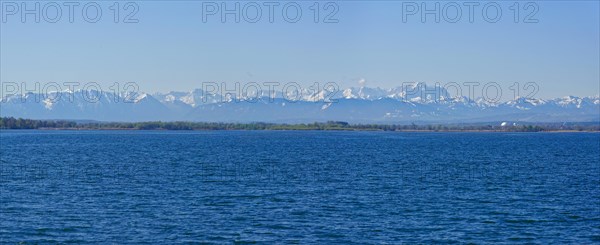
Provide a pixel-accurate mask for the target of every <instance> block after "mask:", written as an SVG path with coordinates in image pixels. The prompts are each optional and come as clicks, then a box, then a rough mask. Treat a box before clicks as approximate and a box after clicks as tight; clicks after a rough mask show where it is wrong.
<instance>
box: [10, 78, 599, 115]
mask: <svg viewBox="0 0 600 245" xmlns="http://www.w3.org/2000/svg"><path fill="white" fill-rule="evenodd" d="M438 89H439V90H437V91H436V92H433V93H432V92H431V91H434V89H432V88H429V87H427V86H425V85H423V84H415V87H412V88H411V89H410V90H409V91H407V89H406V88H402V87H398V88H392V89H381V88H369V87H357V88H348V89H345V90H340V91H337V92H335V93H332V92H331V91H310V90H302V92H301V93H296V92H295V91H294V92H291V93H286V94H284V93H282V92H274V93H271V94H269V93H268V92H264V91H258V92H255V93H248V94H246V95H240V94H218V93H209V92H205V91H203V90H201V89H195V90H193V91H190V92H169V93H157V94H152V95H151V94H147V93H142V92H140V93H121V94H114V93H112V92H101V91H82V90H78V91H62V92H51V93H48V94H47V95H42V94H36V93H27V94H19V95H10V96H6V97H4V98H2V100H1V101H0V116H3V117H9V116H11V117H21V118H30V119H68V120H98V121H127V122H132V121H154V120H160V121H206V122H258V121H260V122H278V123H303V122H314V121H328V120H336V121H347V122H351V123H412V122H421V123H460V122H464V123H477V122H497V121H521V122H597V121H600V97H599V96H594V97H576V96H566V97H562V98H556V99H549V100H544V99H534V98H517V99H514V100H509V101H502V102H496V101H490V99H484V98H476V99H470V98H468V97H466V96H454V97H453V96H451V95H450V94H449V93H448V91H446V90H444V89H443V88H438Z"/></svg>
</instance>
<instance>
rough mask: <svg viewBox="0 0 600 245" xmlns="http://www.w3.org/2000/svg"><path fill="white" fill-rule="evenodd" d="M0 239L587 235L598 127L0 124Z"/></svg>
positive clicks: (595, 201)
mask: <svg viewBox="0 0 600 245" xmlns="http://www.w3.org/2000/svg"><path fill="white" fill-rule="evenodd" d="M0 163H1V164H0V242H2V243H18V242H26V243H56V242H58V243H69V242H73V243H106V242H107V243H153V244H154V243H189V242H192V243H194V242H208V243H232V242H239V243H245V242H284V243H293V242H298V243H356V244H365V243H401V242H406V243H433V242H450V243H452V242H458V243H468V242H474V243H488V242H498V243H579V244H589V243H600V134H598V133H434V132H432V133H424V132H418V133H410V132H332V131H327V132H324V131H305V132H304V131H303V132H300V131H201V132H199V131H193V132H192V131H189V132H183V131H51V130H48V131H35V130H31V131H20V130H3V131H0Z"/></svg>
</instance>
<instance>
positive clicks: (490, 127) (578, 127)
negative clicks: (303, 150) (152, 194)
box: [0, 117, 600, 132]
mask: <svg viewBox="0 0 600 245" xmlns="http://www.w3.org/2000/svg"><path fill="white" fill-rule="evenodd" d="M0 129H47V130H51V129H69V130H348V131H433V132H444V131H446V132H450V131H500V132H561V131H567V132H571V131H596V132H598V131H600V123H598V122H596V123H594V122H589V123H530V124H521V123H518V124H510V125H504V126H501V125H500V124H499V123H498V124H497V125H494V124H491V123H489V124H415V123H411V124H350V123H347V122H342V121H327V122H314V123H298V124H284V123H263V122H253V123H221V122H184V121H176V122H161V121H153V122H77V121H69V120H33V119H23V118H13V117H0Z"/></svg>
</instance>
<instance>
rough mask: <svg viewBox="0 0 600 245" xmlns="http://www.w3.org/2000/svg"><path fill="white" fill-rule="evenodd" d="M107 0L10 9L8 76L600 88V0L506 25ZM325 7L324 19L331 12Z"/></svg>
mask: <svg viewBox="0 0 600 245" xmlns="http://www.w3.org/2000/svg"><path fill="white" fill-rule="evenodd" d="M19 3H20V2H19ZM28 3H31V4H33V2H28ZM100 3H101V7H102V8H103V15H102V18H101V19H100V21H98V22H97V23H93V24H92V23H87V22H85V21H84V20H83V19H82V17H81V6H79V8H75V16H74V18H75V19H74V23H69V21H68V16H67V13H66V12H63V16H62V18H61V20H59V21H58V22H57V23H47V22H45V21H44V19H42V21H41V23H35V22H34V21H33V20H29V21H27V23H25V24H24V23H21V20H20V15H9V16H6V23H2V24H1V28H0V29H1V43H0V44H1V48H0V49H1V50H0V51H1V67H0V69H1V70H0V73H1V81H2V82H33V81H35V82H65V81H68V82H74V81H80V82H89V81H94V82H98V83H100V84H102V86H108V84H109V83H112V82H115V81H116V82H123V81H134V82H137V83H138V84H139V85H140V89H141V90H143V91H147V92H156V91H171V90H178V91H179V90H181V91H187V90H191V89H193V88H199V87H200V83H201V82H205V81H217V82H249V81H254V82H272V81H279V82H299V83H301V84H309V83H312V82H331V81H332V82H338V83H339V84H340V86H342V87H349V86H358V83H357V82H358V81H359V80H360V79H363V78H364V79H366V81H367V86H373V87H375V86H379V87H386V88H387V87H393V86H399V85H401V84H402V83H403V82H427V83H433V82H441V83H444V82H459V83H462V82H482V83H484V82H497V83H499V84H500V85H501V86H503V87H504V88H507V87H508V86H510V84H512V83H513V82H520V83H522V84H523V83H526V82H536V83H538V84H539V86H540V92H539V94H538V97H542V98H549V97H559V96H564V95H578V96H590V95H596V94H598V93H599V91H600V77H599V76H600V71H599V69H600V68H599V67H600V61H599V59H600V57H599V55H600V49H599V45H600V44H599V43H600V38H599V37H600V33H599V32H600V27H599V23H600V20H599V11H600V6H599V4H598V2H597V1H579V2H571V1H551V2H542V1H539V2H536V3H537V5H538V6H539V11H538V12H537V14H536V15H535V16H534V18H535V19H538V20H539V22H538V23H522V19H524V18H525V15H526V14H528V13H529V12H531V10H532V9H527V10H524V9H523V7H524V6H523V5H524V4H525V3H524V2H521V6H520V7H521V13H520V16H519V19H520V21H519V23H514V21H513V12H512V11H511V10H510V9H509V7H510V6H511V5H512V4H513V3H514V2H498V3H499V4H500V6H501V8H502V11H503V12H502V17H501V18H500V20H499V21H498V22H496V23H488V22H486V21H485V20H484V19H483V18H482V5H483V4H485V2H482V4H481V5H480V6H478V7H476V8H475V12H474V13H475V15H474V22H473V23H469V20H468V14H467V13H466V12H465V11H467V10H468V8H467V7H465V6H462V9H461V10H462V11H463V13H462V17H461V19H460V20H459V21H458V22H457V23H449V22H447V21H445V20H444V19H443V18H442V19H441V21H440V23H435V22H434V20H433V18H434V16H427V18H428V20H427V23H422V22H421V20H420V15H419V14H417V15H414V16H408V17H407V21H406V23H404V22H403V21H402V15H403V12H402V10H403V7H402V2H392V1H376V2H368V1H352V2H336V3H337V5H338V6H339V11H338V13H337V14H336V15H335V18H336V19H338V20H339V22H338V23H314V22H313V12H311V11H310V9H309V7H310V5H312V4H313V2H312V1H311V2H299V3H300V5H301V7H302V10H303V15H302V17H301V19H300V21H298V22H297V23H288V22H286V21H285V20H284V19H283V18H282V16H281V11H282V10H281V9H282V5H279V6H278V7H276V8H275V16H274V18H275V19H274V23H269V21H268V16H267V13H266V12H265V11H267V10H268V9H267V7H264V6H263V8H262V10H263V16H262V18H261V20H260V21H258V23H247V22H246V21H244V19H242V20H241V22H240V23H235V22H234V21H233V17H232V16H229V17H228V18H229V21H228V23H221V20H220V16H208V18H207V22H206V23H204V22H203V20H202V2H200V1H178V2H167V1H152V2H137V4H138V5H139V12H138V13H137V15H136V16H135V18H137V19H139V23H133V24H132V23H129V24H125V23H114V22H113V19H112V18H113V15H112V12H110V10H109V9H108V8H109V5H111V4H112V2H100ZM218 3H220V2H218ZM228 3H229V4H230V5H229V6H233V2H228ZM245 3H247V2H241V5H242V6H243V5H244V4H245ZM416 3H418V4H420V3H421V2H416ZM426 3H427V4H429V5H428V6H430V7H433V4H434V2H426ZM441 3H442V6H443V5H444V4H445V2H441ZM43 4H44V2H42V5H43ZM259 4H262V3H261V2H259ZM82 5H83V3H82ZM121 7H122V6H121ZM322 7H323V6H321V8H322ZM329 10H331V9H329ZM63 11H66V7H64V9H63ZM122 11H123V12H127V11H124V10H122ZM321 11H322V12H321V18H324V17H325V15H326V13H327V11H325V10H323V9H322V10H321ZM123 12H122V13H121V16H122V17H124V15H125V13H123ZM92 13H93V12H92ZM249 13H251V14H253V12H249ZM290 13H293V11H290ZM490 13H492V14H491V16H493V12H492V11H490ZM3 14H6V13H4V12H3ZM450 14H451V15H454V13H453V12H449V15H450ZM52 15H53V14H52ZM28 18H30V19H33V17H32V16H29V17H28Z"/></svg>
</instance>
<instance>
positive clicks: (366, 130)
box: [0, 128, 600, 133]
mask: <svg viewBox="0 0 600 245" xmlns="http://www.w3.org/2000/svg"><path fill="white" fill-rule="evenodd" d="M19 130H23V131H36V130H37V131H156V132H164V131H169V132H194V131H196V132H202V131H205V132H208V131H316V132H318V131H329V132H390V133H394V132H396V133H600V131H595V130H542V131H510V130H377V129H191V130H187V129H136V128H36V129H8V128H0V131H19Z"/></svg>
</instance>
